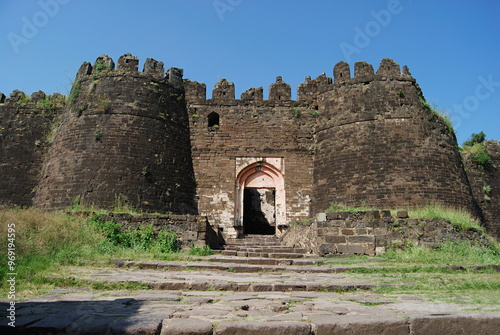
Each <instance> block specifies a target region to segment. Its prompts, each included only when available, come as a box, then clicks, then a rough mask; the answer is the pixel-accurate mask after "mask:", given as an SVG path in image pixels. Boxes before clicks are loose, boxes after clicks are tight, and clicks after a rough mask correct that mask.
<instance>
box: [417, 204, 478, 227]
mask: <svg viewBox="0 0 500 335" xmlns="http://www.w3.org/2000/svg"><path fill="white" fill-rule="evenodd" d="M408 215H409V216H410V217H413V218H419V219H434V218H441V219H445V220H448V221H450V222H451V224H452V225H453V226H454V227H455V228H456V229H458V230H461V231H467V230H474V231H477V232H481V233H483V234H484V233H485V229H484V227H482V226H481V224H480V222H479V221H478V220H477V219H475V218H474V217H473V216H472V215H471V214H470V213H469V212H467V211H465V210H463V209H456V208H450V207H446V206H443V205H439V204H432V205H428V206H425V207H420V208H416V209H411V210H409V211H408Z"/></svg>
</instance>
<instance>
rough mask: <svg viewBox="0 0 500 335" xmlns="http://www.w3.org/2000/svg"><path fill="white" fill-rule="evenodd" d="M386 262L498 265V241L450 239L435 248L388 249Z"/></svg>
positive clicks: (384, 256) (499, 249) (499, 247)
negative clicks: (484, 242) (473, 242)
mask: <svg viewBox="0 0 500 335" xmlns="http://www.w3.org/2000/svg"><path fill="white" fill-rule="evenodd" d="M381 257H383V258H386V259H387V261H388V262H391V261H392V262H395V263H400V262H404V263H412V264H423V265H430V264H442V265H461V266H474V265H500V246H499V244H498V243H492V244H490V245H488V246H485V245H471V243H470V242H468V241H450V242H445V243H442V244H440V245H439V246H437V247H436V248H433V249H430V248H424V247H421V246H410V247H407V248H405V249H404V250H395V249H390V250H389V251H387V252H386V253H385V254H384V255H383V256H381Z"/></svg>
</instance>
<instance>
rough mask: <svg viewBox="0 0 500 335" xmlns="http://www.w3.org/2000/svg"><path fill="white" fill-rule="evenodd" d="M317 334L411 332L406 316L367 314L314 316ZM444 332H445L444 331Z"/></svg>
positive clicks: (396, 333) (314, 327) (401, 333)
mask: <svg viewBox="0 0 500 335" xmlns="http://www.w3.org/2000/svg"><path fill="white" fill-rule="evenodd" d="M311 323H312V324H313V329H314V334H315V335H330V334H384V335H405V334H408V335H409V334H410V327H409V325H408V324H407V322H406V320H405V319H404V318H396V317H384V316H381V317H373V316H367V315H356V316H347V315H346V316H329V317H324V316H320V317H313V318H312V319H311ZM442 334H444V333H442Z"/></svg>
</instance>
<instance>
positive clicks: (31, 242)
mask: <svg viewBox="0 0 500 335" xmlns="http://www.w3.org/2000/svg"><path fill="white" fill-rule="evenodd" d="M102 217H103V216H102V215H93V216H90V217H89V216H86V215H71V214H67V213H62V212H44V211H41V210H37V209H19V208H11V209H0V234H1V235H0V245H1V247H2V249H3V250H7V246H8V243H9V241H8V239H7V238H8V227H9V226H10V227H15V228H14V229H15V241H13V242H14V243H15V256H16V259H15V262H16V263H15V271H16V272H17V277H16V299H17V300H22V299H25V298H28V297H31V296H35V295H39V294H43V293H44V292H46V291H47V290H49V289H51V288H53V287H54V286H57V285H59V284H60V283H61V281H60V280H59V279H58V280H55V279H51V278H52V277H53V274H54V273H57V274H62V273H64V272H65V271H68V267H70V266H79V267H82V266H95V265H96V264H106V263H108V262H109V260H110V259H117V258H118V259H141V260H151V259H161V260H179V259H188V258H189V256H188V255H187V254H183V253H179V252H176V251H178V243H177V235H176V234H174V233H172V232H170V231H162V232H160V233H159V234H158V235H155V234H154V232H153V229H152V227H151V226H146V227H141V228H139V229H130V230H125V231H120V230H119V229H118V225H117V224H116V223H114V222H112V221H108V222H105V221H103V220H102ZM11 242H12V241H11ZM2 257H3V261H2V262H1V263H0V282H1V284H0V293H1V294H2V295H3V296H7V293H8V285H7V282H6V279H7V278H6V276H7V273H9V272H12V271H10V270H9V268H8V263H7V252H5V253H4V256H2ZM101 266H102V265H101ZM67 275H68V276H70V275H71V273H67ZM72 283H76V282H71V281H68V282H67V285H69V286H71V285H72ZM77 284H78V285H80V284H81V285H82V286H83V287H89V286H90V284H87V285H85V284H83V283H77ZM95 285H98V284H92V286H91V287H94V286H95Z"/></svg>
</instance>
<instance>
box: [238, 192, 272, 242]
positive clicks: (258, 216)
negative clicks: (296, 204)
mask: <svg viewBox="0 0 500 335" xmlns="http://www.w3.org/2000/svg"><path fill="white" fill-rule="evenodd" d="M243 232H244V234H260V235H274V234H275V233H276V189H274V188H271V189H267V188H246V189H245V190H244V191H243Z"/></svg>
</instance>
